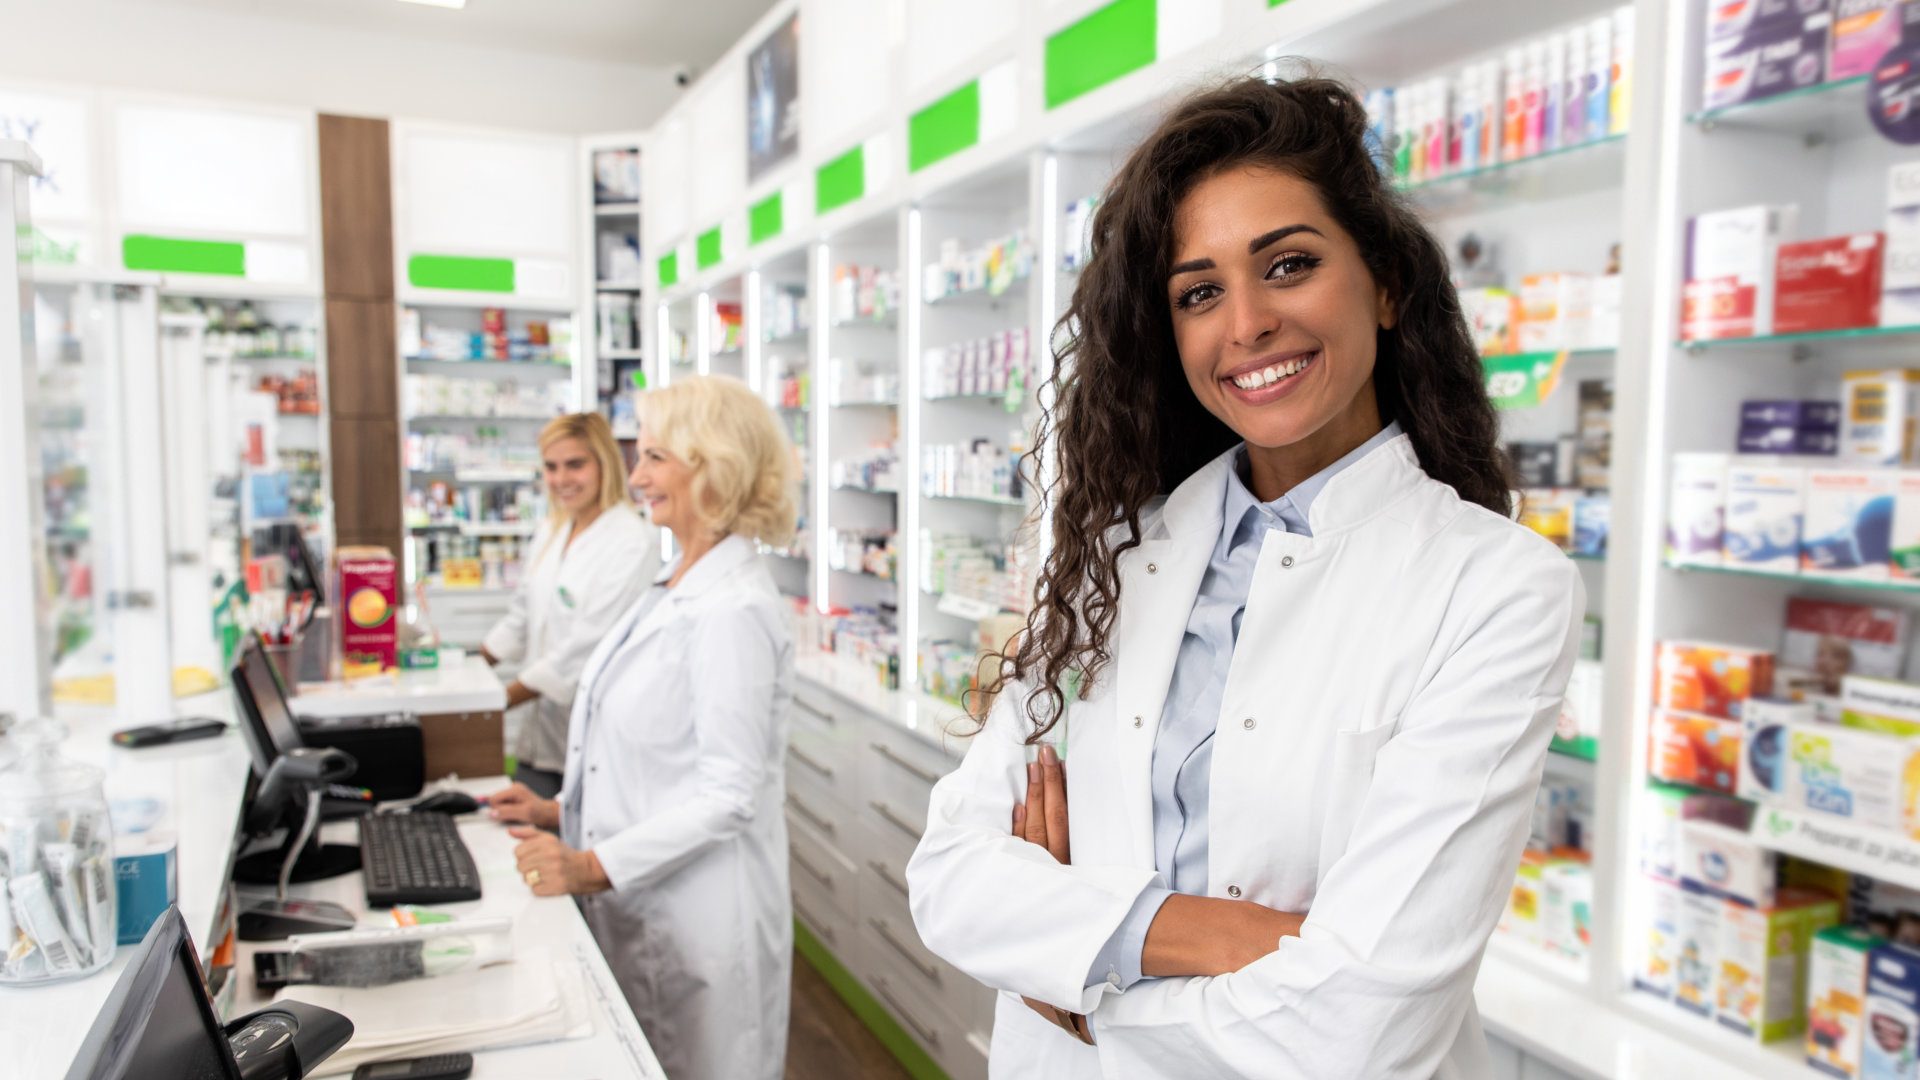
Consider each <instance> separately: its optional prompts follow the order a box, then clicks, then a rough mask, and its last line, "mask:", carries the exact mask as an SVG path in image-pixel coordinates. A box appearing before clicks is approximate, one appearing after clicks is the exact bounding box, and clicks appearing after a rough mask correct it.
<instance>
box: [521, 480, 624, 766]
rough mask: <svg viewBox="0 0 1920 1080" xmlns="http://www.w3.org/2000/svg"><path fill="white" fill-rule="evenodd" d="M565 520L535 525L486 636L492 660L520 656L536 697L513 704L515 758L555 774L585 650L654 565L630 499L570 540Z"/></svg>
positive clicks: (526, 683)
mask: <svg viewBox="0 0 1920 1080" xmlns="http://www.w3.org/2000/svg"><path fill="white" fill-rule="evenodd" d="M572 527H573V526H572V522H570V521H562V522H560V523H559V525H558V527H556V526H555V524H554V521H553V519H551V518H549V519H547V520H546V521H543V522H541V523H540V527H539V528H538V529H536V530H535V531H534V534H533V540H532V543H531V544H529V545H528V547H527V549H526V550H527V553H528V554H527V559H528V562H527V567H526V570H525V571H524V573H523V575H522V577H521V579H520V587H519V588H518V589H516V590H514V593H513V600H512V601H511V603H510V605H509V607H508V608H507V614H506V616H505V617H504V618H502V619H501V620H500V621H499V622H498V623H496V624H494V627H493V629H491V630H489V631H487V636H486V640H485V642H484V644H485V645H486V647H487V651H488V652H490V653H492V654H493V656H494V659H496V660H506V661H519V660H525V661H526V662H527V663H526V666H524V667H522V668H521V669H520V676H519V678H520V682H521V683H522V684H523V685H524V686H526V688H527V689H529V690H532V691H533V692H534V693H536V694H539V695H540V696H539V697H538V698H535V699H534V700H532V701H529V702H527V703H526V704H524V705H522V706H520V715H519V717H518V720H519V723H520V734H519V736H518V737H517V738H516V739H515V740H514V744H513V753H514V756H515V757H516V758H518V759H519V760H520V762H521V763H522V764H525V765H528V766H531V767H533V768H536V769H547V770H551V771H555V772H557V771H559V769H560V767H561V765H563V764H564V763H565V762H566V759H567V757H566V755H567V717H568V715H570V714H571V713H572V711H573V688H574V686H575V685H576V684H577V683H579V681H580V671H581V669H582V668H584V667H586V664H587V657H589V656H591V655H592V654H593V650H594V646H596V645H599V644H600V639H601V638H602V637H604V636H605V635H606V632H607V627H609V626H612V625H613V621H614V620H615V619H618V618H619V617H620V614H621V612H624V611H626V610H627V609H628V608H629V607H632V606H633V602H634V600H635V599H637V598H638V597H639V596H640V592H641V590H643V589H645V588H646V585H647V582H649V581H651V580H652V579H653V575H654V574H656V573H658V572H659V570H660V531H659V530H658V529H656V528H654V527H653V526H652V525H650V524H648V523H647V522H646V521H644V520H642V519H641V517H640V514H639V512H638V511H636V510H634V508H633V507H631V506H613V507H608V508H607V509H606V510H604V511H602V512H601V514H600V516H599V517H597V518H594V520H593V524H591V525H588V526H587V527H586V529H585V530H583V531H582V532H581V533H580V535H579V536H576V537H574V538H573V543H572V544H570V545H569V544H568V543H567V535H568V532H569V531H570V530H571V529H572Z"/></svg>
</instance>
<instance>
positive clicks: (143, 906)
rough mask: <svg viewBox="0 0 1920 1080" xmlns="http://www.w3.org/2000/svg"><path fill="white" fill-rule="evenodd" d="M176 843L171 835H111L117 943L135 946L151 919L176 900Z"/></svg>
mask: <svg viewBox="0 0 1920 1080" xmlns="http://www.w3.org/2000/svg"><path fill="white" fill-rule="evenodd" d="M178 850H179V846H178V845H177V844H176V843H175V842H174V838H173V834H171V833H164V832H149V833H140V834H138V835H134V836H116V837H114V838H113V853H114V854H113V878H114V885H115V887H116V892H117V893H118V903H119V908H120V927H119V938H118V940H119V942H120V944H122V945H138V944H140V942H141V941H142V940H143V939H144V938H145V937H146V936H147V930H148V928H150V927H151V926H153V923H154V920H156V919H158V918H159V917H160V916H162V915H165V914H166V913H167V908H168V907H170V906H172V905H173V904H174V903H175V902H177V901H178V900H179V899H180V868H179V859H178V858H177V857H176V853H177V852H178Z"/></svg>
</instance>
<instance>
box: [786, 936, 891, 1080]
mask: <svg viewBox="0 0 1920 1080" xmlns="http://www.w3.org/2000/svg"><path fill="white" fill-rule="evenodd" d="M792 1008H793V1019H792V1022H791V1026H790V1028H789V1030H788V1033H787V1077H786V1080H906V1077H907V1073H906V1070H905V1069H902V1068H901V1067H900V1063H899V1062H897V1061H895V1060H893V1055H892V1054H889V1053H887V1051H886V1048H885V1047H883V1046H881V1045H880V1040H878V1039H876V1038H874V1037H873V1033H872V1032H870V1031H868V1030H867V1029H866V1027H865V1026H864V1025H862V1024H861V1023H860V1021H859V1020H858V1019H857V1018H855V1017H854V1015H853V1012H852V1011H851V1010H850V1009H848V1008H847V1006H846V1003H845V1002H843V1001H841V1000H840V995H838V994H836V993H834V992H833V988H832V987H830V986H828V985H827V982H826V980H825V979H822V978H821V977H820V973H819V972H817V971H815V970H813V966H812V965H811V964H808V963H807V961H806V959H805V958H804V957H802V956H800V955H799V954H798V953H796V954H794V957H793V1006H792Z"/></svg>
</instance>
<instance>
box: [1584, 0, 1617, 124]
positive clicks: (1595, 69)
mask: <svg viewBox="0 0 1920 1080" xmlns="http://www.w3.org/2000/svg"><path fill="white" fill-rule="evenodd" d="M1612 100H1613V20H1612V19H1611V18H1607V17H1604V16H1603V17H1601V18H1598V19H1595V20H1593V21H1592V22H1590V23H1588V24H1587V138H1589V139H1599V138H1604V137H1606V136H1607V135H1608V134H1610V133H1611V132H1612V130H1613V129H1612V127H1611V126H1610V125H1609V123H1608V116H1607V113H1608V109H1609V105H1610V103H1611V102H1612Z"/></svg>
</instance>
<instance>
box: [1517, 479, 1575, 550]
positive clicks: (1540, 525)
mask: <svg viewBox="0 0 1920 1080" xmlns="http://www.w3.org/2000/svg"><path fill="white" fill-rule="evenodd" d="M1579 498H1580V493H1579V492H1577V491H1573V490H1570V489H1566V488H1551V489H1547V490H1533V491H1528V492H1527V493H1526V497H1525V498H1524V499H1523V500H1522V502H1521V505H1520V524H1522V525H1525V526H1526V527H1527V528H1529V529H1532V530H1533V531H1534V532H1537V533H1539V534H1540V535H1541V536H1544V537H1546V538H1547V539H1548V540H1551V541H1552V542H1553V544H1554V546H1555V547H1558V548H1560V549H1562V550H1565V549H1568V548H1571V547H1572V546H1573V511H1574V506H1575V505H1576V504H1577V503H1578V501H1579Z"/></svg>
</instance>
